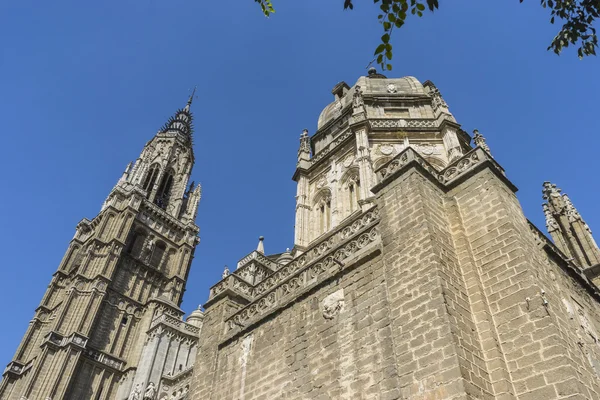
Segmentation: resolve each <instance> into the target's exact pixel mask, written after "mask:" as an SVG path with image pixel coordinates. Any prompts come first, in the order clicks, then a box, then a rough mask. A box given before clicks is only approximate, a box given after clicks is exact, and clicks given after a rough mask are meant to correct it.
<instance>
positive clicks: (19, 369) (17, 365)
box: [2, 360, 33, 378]
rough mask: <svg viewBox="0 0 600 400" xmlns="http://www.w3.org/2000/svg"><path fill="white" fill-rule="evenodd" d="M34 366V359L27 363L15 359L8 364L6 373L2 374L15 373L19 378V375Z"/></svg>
mask: <svg viewBox="0 0 600 400" xmlns="http://www.w3.org/2000/svg"><path fill="white" fill-rule="evenodd" d="M32 366H33V361H29V362H28V363H27V364H23V363H21V362H19V361H16V360H13V361H11V362H9V363H8V365H7V366H6V368H5V369H4V373H3V374H2V376H5V375H13V376H15V377H17V378H18V377H19V376H21V375H23V374H24V373H25V372H27V371H28V370H29V369H30V368H31V367H32Z"/></svg>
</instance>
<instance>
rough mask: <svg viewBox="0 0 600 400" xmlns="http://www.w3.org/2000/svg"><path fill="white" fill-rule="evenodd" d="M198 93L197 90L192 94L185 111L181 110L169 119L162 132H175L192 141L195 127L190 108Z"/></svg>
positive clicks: (161, 129)
mask: <svg viewBox="0 0 600 400" xmlns="http://www.w3.org/2000/svg"><path fill="white" fill-rule="evenodd" d="M195 93H196V88H194V91H193V92H192V94H191V96H190V98H189V99H188V101H187V104H186V105H185V107H184V108H183V109H179V110H177V111H176V112H175V115H174V116H172V117H169V120H168V121H167V123H166V124H164V125H163V126H162V128H160V132H163V133H167V132H173V133H178V134H180V135H182V136H183V137H184V138H186V139H188V140H190V141H191V139H192V133H193V132H194V126H193V123H192V122H193V119H194V117H193V115H192V112H191V111H190V107H191V105H192V101H193V99H194V95H195Z"/></svg>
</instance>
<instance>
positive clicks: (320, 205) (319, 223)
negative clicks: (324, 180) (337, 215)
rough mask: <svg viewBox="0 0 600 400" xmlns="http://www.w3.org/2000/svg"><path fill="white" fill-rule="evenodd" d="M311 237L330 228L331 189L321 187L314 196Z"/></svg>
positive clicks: (319, 234)
mask: <svg viewBox="0 0 600 400" xmlns="http://www.w3.org/2000/svg"><path fill="white" fill-rule="evenodd" d="M312 210H313V212H312V214H313V218H312V219H313V221H312V222H313V223H312V226H313V229H312V231H313V235H312V236H313V239H314V238H317V237H319V236H321V235H322V234H324V233H325V232H327V231H329V229H331V191H330V190H329V189H321V190H320V191H319V192H317V194H316V195H315V197H314V200H313V207H312Z"/></svg>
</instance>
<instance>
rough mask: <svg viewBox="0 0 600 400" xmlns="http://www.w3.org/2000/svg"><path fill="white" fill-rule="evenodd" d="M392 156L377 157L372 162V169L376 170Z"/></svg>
mask: <svg viewBox="0 0 600 400" xmlns="http://www.w3.org/2000/svg"><path fill="white" fill-rule="evenodd" d="M391 160H392V157H385V156H384V157H379V158H378V159H377V160H375V161H374V162H373V171H377V170H378V169H379V168H381V167H383V166H384V165H385V164H387V163H388V162H390V161H391Z"/></svg>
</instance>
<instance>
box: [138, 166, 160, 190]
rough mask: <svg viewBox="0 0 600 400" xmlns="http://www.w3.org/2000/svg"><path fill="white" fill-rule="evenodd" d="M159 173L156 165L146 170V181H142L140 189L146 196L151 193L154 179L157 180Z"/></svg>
mask: <svg viewBox="0 0 600 400" xmlns="http://www.w3.org/2000/svg"><path fill="white" fill-rule="evenodd" d="M159 172H160V168H159V167H158V164H154V165H152V166H151V167H150V169H149V170H148V173H147V174H146V179H144V184H143V185H142V189H144V190H146V191H148V195H150V192H152V188H154V184H155V183H156V179H157V178H158V173H159Z"/></svg>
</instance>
